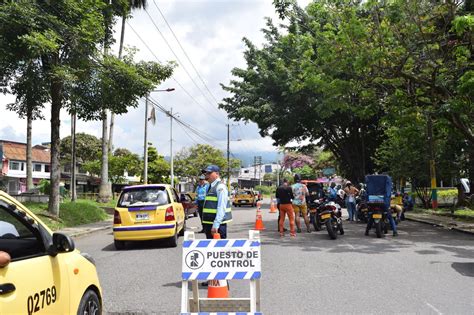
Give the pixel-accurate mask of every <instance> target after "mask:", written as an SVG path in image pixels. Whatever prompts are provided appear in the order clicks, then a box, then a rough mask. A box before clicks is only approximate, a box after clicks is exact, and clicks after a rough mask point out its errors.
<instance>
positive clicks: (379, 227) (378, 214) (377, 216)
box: [367, 204, 388, 238]
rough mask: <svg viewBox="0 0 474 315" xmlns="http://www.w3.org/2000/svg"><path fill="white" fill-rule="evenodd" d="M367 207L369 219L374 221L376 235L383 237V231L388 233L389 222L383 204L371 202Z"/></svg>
mask: <svg viewBox="0 0 474 315" xmlns="http://www.w3.org/2000/svg"><path fill="white" fill-rule="evenodd" d="M367 208H368V219H369V220H372V221H373V224H372V226H373V227H374V228H375V235H377V237H378V238H381V237H382V232H383V233H385V234H386V233H387V224H388V220H387V218H386V212H385V211H384V209H383V205H378V204H369V205H368V206H367Z"/></svg>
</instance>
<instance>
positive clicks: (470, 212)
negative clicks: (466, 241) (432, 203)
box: [413, 208, 474, 222]
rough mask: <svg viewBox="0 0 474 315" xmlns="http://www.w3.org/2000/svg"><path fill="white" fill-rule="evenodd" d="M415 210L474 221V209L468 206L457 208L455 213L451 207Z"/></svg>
mask: <svg viewBox="0 0 474 315" xmlns="http://www.w3.org/2000/svg"><path fill="white" fill-rule="evenodd" d="M413 212H414V213H426V214H434V215H439V216H447V217H451V218H455V219H459V220H462V221H468V222H474V209H468V208H462V209H455V210H454V213H451V209H450V208H438V209H436V210H433V209H424V208H415V209H414V211H413Z"/></svg>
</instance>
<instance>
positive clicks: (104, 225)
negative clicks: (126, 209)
mask: <svg viewBox="0 0 474 315" xmlns="http://www.w3.org/2000/svg"><path fill="white" fill-rule="evenodd" d="M112 223H113V217H112V216H109V218H108V219H107V220H105V221H100V222H94V223H89V224H84V225H78V226H74V227H68V228H64V229H62V230H57V231H54V232H60V233H64V234H66V235H69V236H70V237H73V238H76V237H80V236H83V235H87V234H90V233H93V232H96V231H101V230H107V229H112V225H113V224H112Z"/></svg>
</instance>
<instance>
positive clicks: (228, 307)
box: [181, 230, 262, 314]
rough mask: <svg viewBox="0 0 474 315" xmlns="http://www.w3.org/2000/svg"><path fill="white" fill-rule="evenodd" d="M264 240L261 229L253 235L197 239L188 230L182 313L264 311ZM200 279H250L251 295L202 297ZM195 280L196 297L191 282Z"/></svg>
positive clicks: (184, 244)
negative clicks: (262, 301) (261, 301)
mask: <svg viewBox="0 0 474 315" xmlns="http://www.w3.org/2000/svg"><path fill="white" fill-rule="evenodd" d="M260 248H261V243H260V234H259V232H258V231H253V230H251V231H249V239H248V240H247V239H228V240H219V239H216V240H207V239H206V240H202V239H201V240H196V239H194V233H193V232H189V231H187V232H185V235H184V241H183V259H182V261H183V267H182V273H181V280H182V288H181V289H182V295H181V314H196V313H197V314H199V313H203V312H204V313H206V314H209V313H211V314H212V313H213V312H217V313H218V314H224V313H225V314H234V312H235V313H236V314H247V313H248V312H250V313H251V314H261V312H260V278H261V276H262V272H261V252H260ZM198 280H203V281H205V280H250V298H221V299H217V298H215V299H211V298H199V289H198V284H197V281H198ZM189 282H191V283H192V299H189V298H188V295H189V292H188V284H189Z"/></svg>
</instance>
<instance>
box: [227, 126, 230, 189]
mask: <svg viewBox="0 0 474 315" xmlns="http://www.w3.org/2000/svg"><path fill="white" fill-rule="evenodd" d="M227 189H228V190H229V191H230V124H227Z"/></svg>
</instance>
